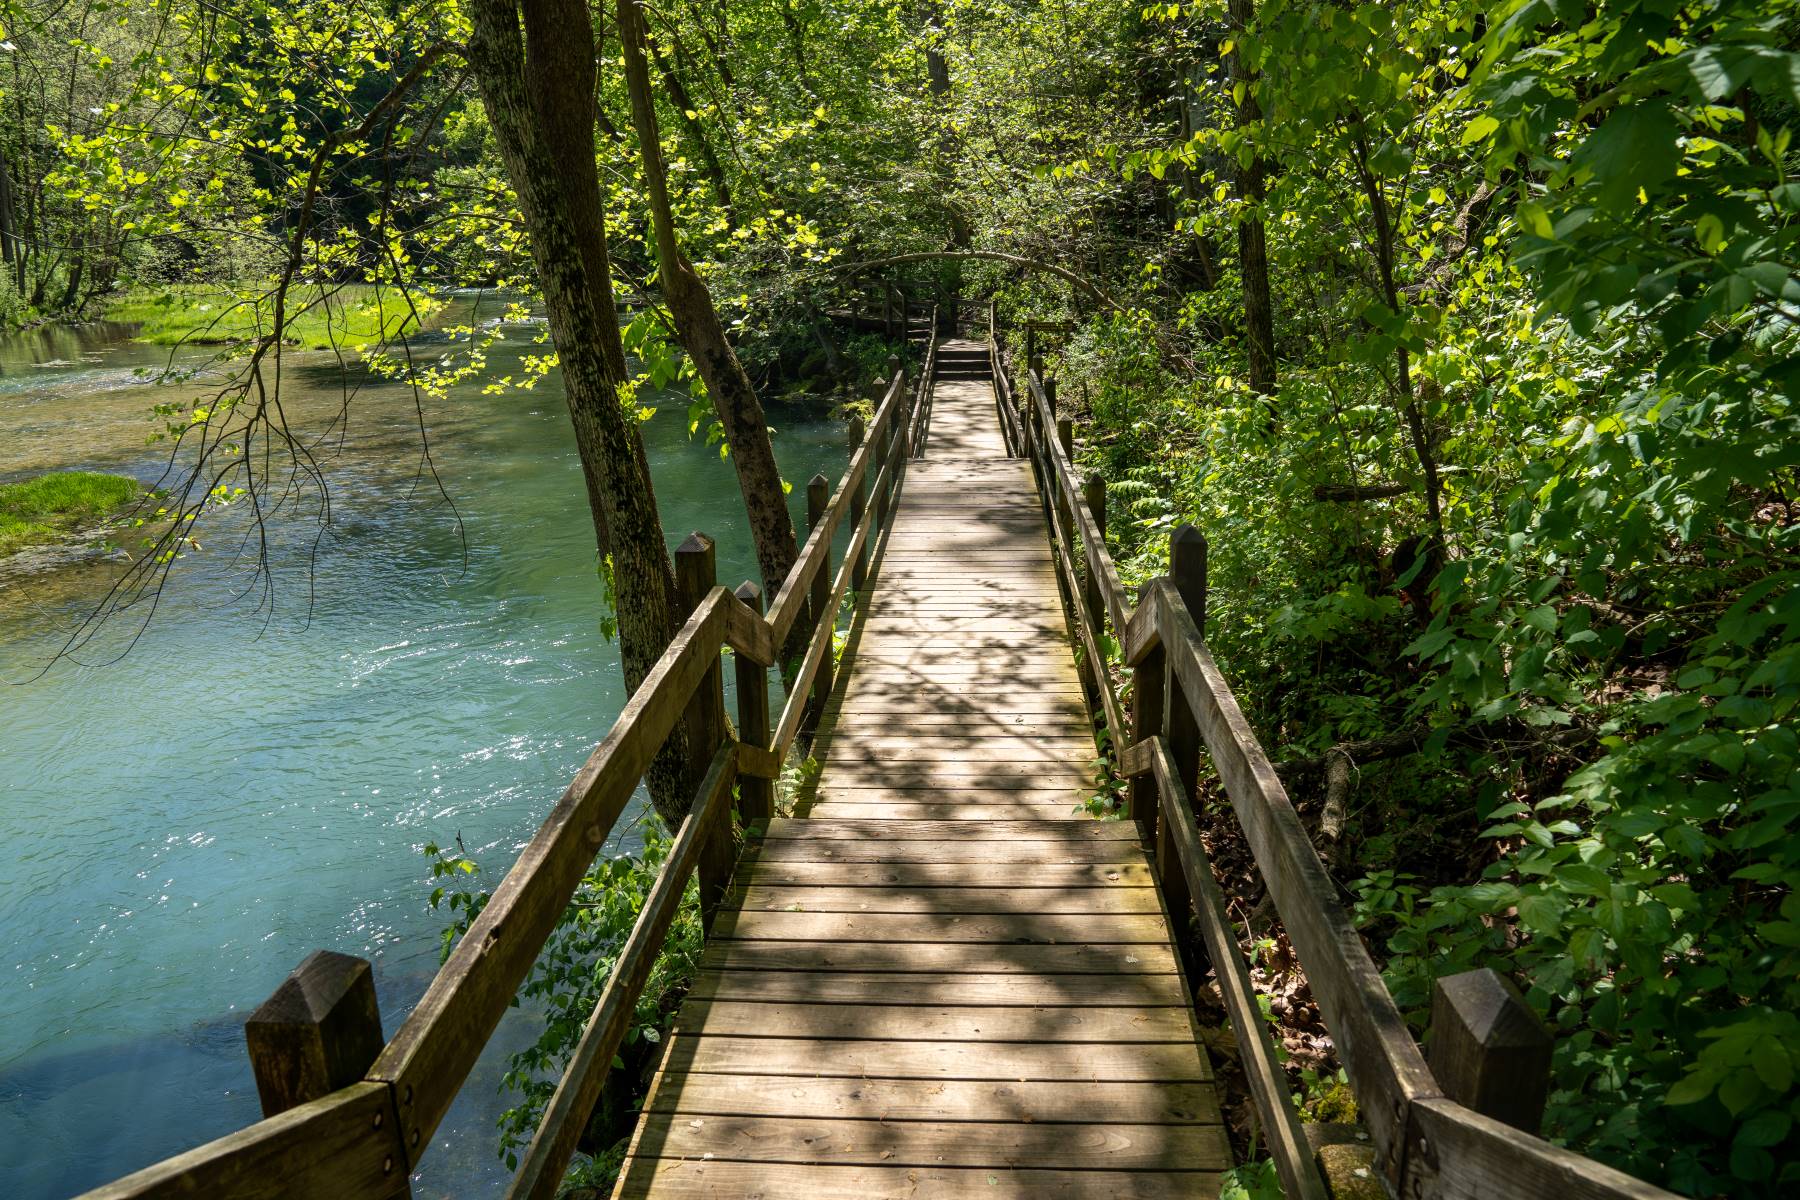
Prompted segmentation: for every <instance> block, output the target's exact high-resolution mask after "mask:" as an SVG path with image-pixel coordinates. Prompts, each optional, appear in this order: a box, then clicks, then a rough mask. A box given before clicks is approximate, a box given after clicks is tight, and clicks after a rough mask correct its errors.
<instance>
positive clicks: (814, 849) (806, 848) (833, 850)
mask: <svg viewBox="0 0 1800 1200" xmlns="http://www.w3.org/2000/svg"><path fill="white" fill-rule="evenodd" d="M995 853H996V852H995V849H994V847H993V846H991V845H987V844H984V843H982V842H973V843H971V842H967V841H961V840H958V841H941V842H882V843H879V844H875V845H869V844H859V843H856V842H830V841H826V840H823V839H812V840H809V841H773V842H767V843H765V844H764V845H763V847H762V848H761V849H760V850H759V851H757V858H758V861H760V862H846V863H852V862H865V863H984V862H989V861H991V860H992V859H993V858H994V856H995ZM1006 857H1007V860H1008V861H1010V862H1015V863H1031V864H1038V863H1105V864H1108V865H1115V866H1122V865H1124V864H1127V863H1137V862H1142V861H1144V855H1143V852H1142V851H1141V850H1139V849H1138V848H1137V847H1136V845H1134V844H1131V843H1126V842H1098V843H1080V844H1077V843H1069V842H1050V841H1033V842H1019V841H1015V842H1008V843H1007V844H1006Z"/></svg>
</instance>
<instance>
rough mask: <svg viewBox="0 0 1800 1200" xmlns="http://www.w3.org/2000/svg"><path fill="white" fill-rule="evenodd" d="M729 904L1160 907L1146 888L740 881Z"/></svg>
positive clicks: (847, 908)
mask: <svg viewBox="0 0 1800 1200" xmlns="http://www.w3.org/2000/svg"><path fill="white" fill-rule="evenodd" d="M730 903H731V906H732V907H733V908H739V909H743V910H745V911H747V912H755V911H762V912H855V913H928V914H938V913H1025V912H1031V913H1148V914H1152V915H1154V914H1156V913H1159V912H1161V911H1162V910H1161V908H1160V906H1158V904H1157V903H1156V897H1155V896H1153V895H1151V894H1150V889H1149V888H1119V887H1068V888H990V887H935V888H923V887H801V886H778V885H777V886H770V885H757V886H751V887H744V886H740V887H738V888H736V889H734V890H733V892H732V896H731V900H730Z"/></svg>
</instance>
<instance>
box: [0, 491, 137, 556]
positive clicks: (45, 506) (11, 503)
mask: <svg viewBox="0 0 1800 1200" xmlns="http://www.w3.org/2000/svg"><path fill="white" fill-rule="evenodd" d="M140 490H141V489H140V487H139V485H138V481H137V480H135V479H130V478H127V477H126V476H124V475H103V474H101V473H100V472H98V471H56V472H53V473H51V474H49V475H39V476H38V477H37V478H36V479H27V480H25V481H24V482H23V483H7V484H0V555H6V554H12V553H14V552H15V551H18V550H23V549H24V548H25V547H27V546H40V545H44V544H46V543H49V542H56V541H60V540H61V539H63V538H65V537H67V536H68V535H69V534H71V533H73V532H75V531H76V530H79V529H81V528H82V527H83V526H86V525H91V524H93V523H94V522H96V521H99V520H101V519H103V518H105V517H107V516H110V515H112V514H113V513H115V512H117V511H118V510H119V509H121V508H123V507H124V506H125V505H127V504H129V503H130V502H131V501H132V500H134V499H136V498H137V495H138V492H139V491H140Z"/></svg>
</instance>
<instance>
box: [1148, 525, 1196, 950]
mask: <svg viewBox="0 0 1800 1200" xmlns="http://www.w3.org/2000/svg"><path fill="white" fill-rule="evenodd" d="M1169 581H1170V582H1171V583H1172V584H1174V586H1175V591H1176V594H1177V595H1179V596H1180V597H1181V600H1182V602H1183V603H1185V604H1186V605H1187V608H1188V612H1189V613H1191V614H1193V616H1194V624H1195V626H1196V627H1202V628H1203V627H1204V626H1202V624H1201V622H1202V620H1203V619H1204V615H1205V612H1206V539H1205V538H1204V537H1202V536H1201V534H1200V531H1199V530H1198V529H1196V528H1194V527H1193V526H1192V525H1181V526H1178V527H1177V528H1176V529H1175V530H1174V531H1173V532H1172V533H1170V534H1169ZM1168 665H1169V664H1168V662H1167V660H1165V664H1164V670H1163V686H1164V689H1165V691H1166V693H1167V694H1166V695H1165V697H1164V699H1163V738H1164V740H1165V741H1166V742H1167V743H1168V748H1169V757H1170V758H1171V759H1173V760H1174V762H1175V771H1176V774H1177V776H1178V777H1179V778H1180V781H1181V790H1180V792H1179V795H1180V797H1181V800H1182V802H1183V803H1184V804H1185V803H1191V798H1192V797H1193V796H1194V795H1195V794H1196V792H1197V790H1198V789H1197V783H1198V781H1199V778H1200V727H1199V726H1198V725H1197V724H1196V723H1195V721H1194V711H1193V703H1192V701H1190V700H1189V699H1188V695H1187V693H1186V692H1185V691H1183V690H1182V687H1181V680H1180V678H1179V677H1178V676H1177V675H1176V674H1175V672H1173V671H1172V670H1169V669H1168ZM1164 804H1165V805H1166V804H1167V798H1166V797H1165V799H1164ZM1172 833H1173V831H1172V829H1171V828H1170V823H1169V820H1168V814H1167V811H1166V807H1165V811H1164V813H1163V815H1162V818H1161V819H1160V820H1159V821H1158V822H1157V826H1156V869H1157V873H1158V874H1159V875H1160V876H1161V877H1162V881H1163V895H1164V896H1165V897H1166V898H1167V899H1168V902H1169V911H1170V912H1171V913H1180V914H1182V917H1183V920H1184V923H1185V918H1186V915H1187V912H1188V910H1189V908H1190V907H1191V906H1192V905H1193V903H1194V897H1193V896H1191V895H1190V894H1189V892H1188V886H1187V877H1186V875H1185V874H1183V872H1182V871H1181V866H1180V863H1179V862H1178V861H1177V860H1176V858H1175V855H1176V848H1175V845H1174V842H1173V841H1172V840H1171V836H1172Z"/></svg>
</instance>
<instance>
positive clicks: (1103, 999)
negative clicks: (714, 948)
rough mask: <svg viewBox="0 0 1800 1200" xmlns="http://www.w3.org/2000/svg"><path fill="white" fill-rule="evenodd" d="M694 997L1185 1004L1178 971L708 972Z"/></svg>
mask: <svg viewBox="0 0 1800 1200" xmlns="http://www.w3.org/2000/svg"><path fill="white" fill-rule="evenodd" d="M688 995H689V997H690V998H691V999H695V1000H707V1001H714V1000H734V1001H744V1002H749V1003H758V1004H770V1003H788V1004H859V1005H870V1004H882V1005H935V1006H943V1005H980V1006H981V1007H983V1008H1032V1007H1062V1008H1121V1007H1124V1008H1158V1007H1160V1008H1183V1007H1185V1006H1186V1005H1187V992H1186V991H1185V990H1184V989H1183V988H1182V986H1181V977H1180V976H1179V975H1153V974H1143V973H1140V974H1136V975H1094V974H1081V975H1035V974H1034V975H1019V974H1011V975H1007V974H988V975H982V974H970V975H965V974H945V973H942V972H929V971H921V972H918V973H916V974H911V975H896V974H893V973H892V972H887V971H870V972H855V971H707V972H703V973H702V974H701V975H700V976H699V977H698V978H696V979H695V980H694V985H693V988H692V990H691V991H689V993H688Z"/></svg>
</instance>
